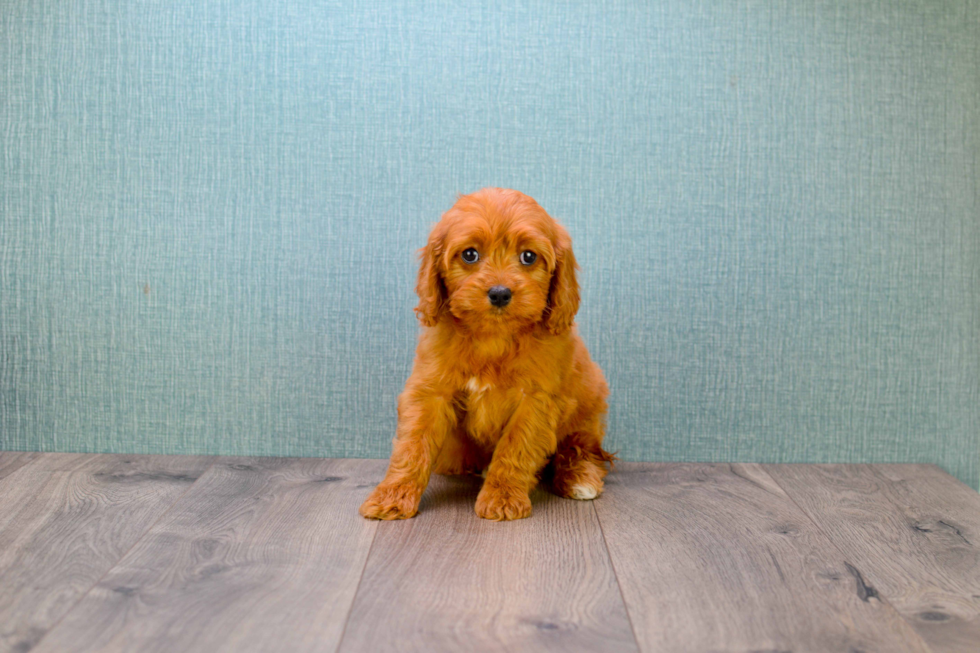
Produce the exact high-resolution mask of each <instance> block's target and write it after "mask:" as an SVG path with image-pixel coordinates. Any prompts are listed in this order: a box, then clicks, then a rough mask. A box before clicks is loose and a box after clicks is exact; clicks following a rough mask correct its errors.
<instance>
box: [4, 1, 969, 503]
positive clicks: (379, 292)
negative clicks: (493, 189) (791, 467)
mask: <svg viewBox="0 0 980 653" xmlns="http://www.w3.org/2000/svg"><path fill="white" fill-rule="evenodd" d="M416 4H417V5H418V6H415V5H416ZM584 5H585V3H555V2H543V1H542V2H512V1H510V0H504V1H502V2H493V3H490V2H487V3H480V2H475V1H473V0H437V1H436V2H429V3H408V2H393V3H387V2H357V3H323V2H316V1H310V0H306V1H303V2H276V1H275V0H269V1H267V2H256V3H249V2H228V1H223V0H209V1H208V2H199V1H197V0H195V1H190V0H166V1H164V0H160V1H157V2H152V1H151V2H141V3H133V2H122V1H121V0H101V1H97V0H59V1H57V2H55V1H53V0H37V1H34V2H19V1H8V2H4V3H2V5H0V33H2V35H3V37H2V39H0V392H2V399H0V429H2V433H0V448H7V449H40V450H71V451H120V452H168V453H197V452H210V453H226V454H271V455H301V456H310V455H318V456H375V457H381V456H386V455H387V454H388V452H389V447H390V440H391V437H392V435H393V429H394V424H395V397H396V395H397V393H398V392H399V390H400V388H401V386H402V384H403V382H404V380H405V377H406V376H407V374H408V371H409V368H410V364H411V359H412V348H413V345H414V341H415V338H416V334H417V324H416V323H415V321H414V317H413V315H412V307H413V306H414V303H415V297H414V295H413V292H412V289H413V285H414V275H415V254H414V252H415V250H416V248H418V247H419V246H421V245H422V243H423V242H424V238H425V234H426V233H427V230H428V227H429V226H430V225H431V223H433V222H434V221H435V220H436V219H437V218H438V217H439V215H440V214H441V212H442V211H444V210H445V209H447V208H448V207H449V206H450V205H451V204H452V202H453V200H454V197H455V194H456V193H459V192H469V191H472V190H475V189H477V188H480V187H482V186H486V185H495V186H506V187H513V188H518V189H520V190H523V191H524V192H526V193H528V194H530V195H532V196H534V197H535V198H537V199H538V200H539V201H540V202H541V203H542V204H543V206H544V207H545V208H546V209H547V210H548V211H550V212H551V213H552V214H553V215H554V216H556V217H558V218H559V219H560V220H562V221H563V222H564V223H565V224H566V225H567V226H568V228H569V230H570V231H571V233H572V236H573V238H574V241H575V247H576V252H577V254H578V257H579V259H580V261H581V263H582V266H583V273H582V275H581V281H582V283H583V286H584V304H583V308H582V310H581V312H580V319H579V323H580V326H581V331H582V333H583V335H584V337H585V339H586V341H587V342H588V343H589V345H590V347H591V349H592V352H593V354H594V357H595V358H596V359H597V360H598V361H599V362H600V363H601V365H602V366H603V367H604V368H605V370H606V373H607V376H608V377H609V381H610V385H611V388H612V397H611V403H612V408H611V414H610V435H609V444H610V447H611V448H613V449H619V450H620V453H621V455H622V457H623V458H626V459H629V460H716V461H724V460H760V461H811V462H813V461H850V462H855V461H874V462H883V461H916V462H920V461H928V462H936V463H939V464H940V465H942V466H943V467H944V468H945V469H947V470H949V471H951V472H952V473H954V474H956V475H957V476H958V477H959V478H961V479H963V480H964V481H966V482H968V483H970V484H972V485H973V486H974V487H975V486H976V485H977V481H978V466H980V344H978V339H980V225H978V222H980V218H978V215H980V202H978V188H980V163H978V160H980V48H978V41H980V38H978V34H980V8H978V5H977V3H976V2H968V1H965V0H950V1H946V2H933V1H931V0H914V1H897V2H884V3H879V2H862V1H857V2H856V1H854V0H826V1H821V2H796V1H788V0H787V1H773V2H748V1H742V2H696V1H694V0H691V1H688V2H664V3H642V2H627V1H618V0H604V1H602V2H597V3H592V4H590V5H588V6H584Z"/></svg>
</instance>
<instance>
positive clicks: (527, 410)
mask: <svg viewBox="0 0 980 653" xmlns="http://www.w3.org/2000/svg"><path fill="white" fill-rule="evenodd" d="M421 259H422V262H421V266H420V269H419V275H418V286H417V288H416V291H417V292H418V295H419V305H418V308H416V309H415V312H416V314H417V315H418V318H419V320H420V321H421V322H422V324H423V325H424V326H425V327H426V328H425V329H424V330H423V332H422V335H421V337H420V338H419V344H418V348H417V350H416V355H415V363H414V367H413V369H412V374H411V376H410V377H409V379H408V382H407V383H406V384H405V390H404V392H402V394H401V395H400V396H399V397H398V430H397V435H396V437H395V440H394V447H393V451H392V454H391V462H390V464H389V466H388V472H387V474H386V475H385V478H384V480H383V481H382V482H381V484H380V485H378V486H377V488H375V490H374V491H373V492H372V493H371V496H369V497H368V499H367V500H366V501H365V502H364V504H363V505H362V506H361V511H360V512H361V514H362V515H363V516H365V517H368V518H373V519H405V518H407V517H412V516H414V515H415V513H416V512H417V511H418V507H419V500H420V499H421V497H422V492H423V491H424V490H425V487H426V485H427V484H428V482H429V475H430V474H431V473H432V472H435V473H437V474H463V473H480V472H483V471H484V470H485V471H486V480H485V481H484V483H483V488H482V489H481V490H480V493H479V496H477V499H476V514H478V515H479V516H480V517H483V518H485V519H493V520H498V521H499V520H507V519H522V518H524V517H527V516H529V515H530V514H531V500H530V498H529V496H528V493H529V492H530V490H531V489H533V488H534V486H535V485H536V484H537V482H538V479H539V478H540V477H541V475H542V473H543V472H545V471H547V477H548V478H550V479H551V486H552V489H553V490H554V492H555V493H556V494H558V495H560V496H564V497H569V498H572V499H583V500H588V499H594V498H595V497H597V496H598V495H599V493H600V492H602V479H603V477H604V476H605V475H606V463H611V462H612V460H613V455H612V454H610V453H607V452H606V451H604V450H603V449H602V438H603V435H604V432H605V424H604V422H605V414H606V395H607V394H608V393H609V390H608V388H607V386H606V381H605V379H604V378H603V375H602V370H600V369H599V366H598V365H596V364H595V363H594V362H592V359H591V358H590V357H589V352H588V350H586V348H585V344H584V343H583V342H582V338H581V337H579V335H578V333H577V332H576V329H575V326H574V324H573V320H574V318H575V313H576V312H577V311H578V305H579V288H578V282H577V281H576V277H575V270H576V268H577V265H576V263H575V256H574V255H573V254H572V241H571V239H570V238H569V237H568V233H567V232H566V231H565V229H564V228H563V227H562V226H561V225H560V224H558V223H557V222H555V221H554V220H553V219H552V218H551V217H550V216H549V215H548V214H547V213H545V211H544V209H542V208H541V207H540V206H539V205H538V203H537V202H535V201H534V200H533V199H531V198H530V197H528V196H527V195H524V194H523V193H519V192H517V191H514V190H504V189H499V188H485V189H483V190H481V191H478V192H476V193H473V194H471V195H465V196H462V197H460V198H459V200H458V201H457V202H456V204H455V205H454V206H453V207H452V208H451V209H450V210H449V211H448V212H446V214H445V215H443V216H442V220H440V221H439V223H438V224H436V226H435V227H434V228H433V229H432V233H431V234H430V235H429V241H428V244H427V245H426V246H425V248H423V249H422V251H421ZM546 467H547V470H546V469H545V468H546Z"/></svg>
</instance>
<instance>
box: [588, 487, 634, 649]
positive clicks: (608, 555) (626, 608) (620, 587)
mask: <svg viewBox="0 0 980 653" xmlns="http://www.w3.org/2000/svg"><path fill="white" fill-rule="evenodd" d="M592 514H594V515H595V520H596V523H597V524H599V535H601V536H602V546H603V548H604V549H605V550H606V558H607V559H608V560H609V566H610V567H612V572H613V578H615V579H616V589H618V590H619V598H620V600H621V601H622V602H623V610H624V611H625V612H626V622H627V623H628V624H629V625H630V634H632V635H633V643H634V644H636V650H637V651H641V650H642V647H641V646H640V640H639V638H638V637H637V636H636V628H635V627H634V626H633V616H632V615H631V614H630V608H629V605H627V603H626V595H625V594H623V584H622V583H621V582H620V581H619V572H617V571H616V563H615V562H614V561H613V556H612V552H610V551H609V542H607V541H606V531H605V530H604V529H603V528H602V518H601V517H599V509H598V508H596V506H595V501H594V500H593V501H592Z"/></svg>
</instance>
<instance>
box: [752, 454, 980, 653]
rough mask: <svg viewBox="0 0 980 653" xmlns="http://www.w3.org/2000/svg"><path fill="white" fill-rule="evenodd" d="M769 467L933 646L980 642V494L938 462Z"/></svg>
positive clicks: (970, 647)
mask: <svg viewBox="0 0 980 653" xmlns="http://www.w3.org/2000/svg"><path fill="white" fill-rule="evenodd" d="M766 469H767V470H769V472H770V473H771V474H772V476H773V477H774V478H775V479H776V481H777V482H778V483H779V484H780V485H781V486H782V487H783V488H784V489H785V490H786V492H787V493H788V494H789V495H790V496H791V497H792V498H793V499H794V500H795V501H796V502H797V503H798V504H799V505H800V506H801V507H802V508H803V510H804V511H806V513H807V514H808V515H809V516H810V518H811V519H813V521H815V522H816V523H817V524H819V525H820V527H821V528H822V529H823V530H824V531H826V532H827V533H828V534H829V535H830V537H831V539H833V541H834V543H835V544H836V545H837V546H838V548H840V549H841V550H842V551H843V552H844V553H845V555H846V556H847V558H848V560H850V561H852V563H853V564H855V565H857V566H858V567H859V568H860V569H861V571H862V572H863V573H864V574H865V578H866V579H867V582H869V583H871V584H872V585H874V587H875V588H877V590H878V592H879V593H880V594H881V595H882V596H884V597H886V598H887V599H888V601H889V602H891V603H892V604H893V605H894V606H895V608H896V609H897V610H898V611H899V612H900V613H901V614H902V615H903V616H904V617H905V618H906V619H907V620H908V621H909V623H911V624H912V626H913V627H914V628H915V630H916V631H917V632H918V633H919V634H920V635H921V636H922V638H923V639H925V640H926V642H927V643H928V644H929V645H930V646H931V647H932V649H933V650H935V651H969V652H970V653H975V652H976V651H977V650H980V495H978V494H977V493H976V492H975V491H974V490H972V489H971V488H969V487H967V486H966V485H964V484H962V483H960V482H959V481H958V480H956V479H955V478H953V477H952V476H950V475H949V474H946V473H945V472H943V471H942V470H941V469H939V468H938V467H936V466H934V465H768V466H766Z"/></svg>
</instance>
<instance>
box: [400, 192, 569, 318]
mask: <svg viewBox="0 0 980 653" xmlns="http://www.w3.org/2000/svg"><path fill="white" fill-rule="evenodd" d="M575 267H576V266H575V258H574V255H573V254H572V249H571V241H570V240H569V238H568V234H567V233H566V232H565V230H564V229H563V228H562V227H561V225H559V224H558V223H557V222H555V221H554V220H553V219H552V218H551V217H550V216H549V215H548V214H547V213H545V211H544V209H542V208H541V207H540V206H539V205H538V203H537V202H535V201H534V200H533V199H531V198H530V197H528V196H526V195H524V194H522V193H519V192H517V191H511V190H502V189H490V188H488V189H483V190H482V191H478V192H476V193H473V194H471V195H465V196H463V197H460V198H459V200H458V201H457V202H456V204H455V205H454V206H453V208H452V209H450V210H449V211H448V212H446V214H445V215H444V216H443V217H442V220H441V221H440V222H439V224H437V225H436V226H435V228H434V229H433V230H432V233H431V234H430V236H429V243H428V244H427V245H426V247H425V248H424V249H423V250H422V265H421V267H420V270H419V284H418V288H417V291H418V293H419V298H420V300H421V301H420V302H419V308H418V309H416V311H417V313H418V314H419V318H420V319H421V320H422V322H423V324H426V325H428V326H432V325H434V324H436V323H437V322H438V321H439V320H440V319H443V318H445V317H446V316H447V314H448V315H451V316H452V317H454V318H456V320H458V321H459V322H462V323H464V324H466V325H467V326H469V327H470V328H471V329H473V330H478V331H498V330H513V329H515V328H520V327H522V326H527V325H532V324H535V323H537V322H545V323H546V325H547V326H548V328H549V329H550V330H551V331H552V332H553V333H560V332H562V331H565V330H567V329H568V328H569V327H570V326H571V323H572V320H573V319H574V316H575V312H576V311H577V310H578V284H577V283H576V279H575Z"/></svg>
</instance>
